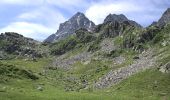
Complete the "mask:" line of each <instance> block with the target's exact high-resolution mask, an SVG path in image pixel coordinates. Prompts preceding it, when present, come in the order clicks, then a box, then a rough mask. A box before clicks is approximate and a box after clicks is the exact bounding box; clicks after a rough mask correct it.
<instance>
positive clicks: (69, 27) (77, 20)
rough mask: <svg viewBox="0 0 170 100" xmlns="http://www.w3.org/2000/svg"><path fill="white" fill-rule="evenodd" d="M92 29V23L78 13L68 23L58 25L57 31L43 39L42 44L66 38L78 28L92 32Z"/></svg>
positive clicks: (93, 25)
mask: <svg viewBox="0 0 170 100" xmlns="http://www.w3.org/2000/svg"><path fill="white" fill-rule="evenodd" d="M94 27H95V24H94V23H93V22H92V21H90V20H89V19H88V18H87V17H86V16H85V15H84V14H83V13H80V12H78V13H76V14H75V15H74V16H73V17H71V18H70V19H69V20H68V21H66V22H64V23H62V24H60V26H59V30H58V31H57V32H56V33H55V34H52V35H51V36H49V37H48V38H47V39H45V41H44V42H55V41H57V40H60V39H63V38H66V37H68V36H69V35H71V34H73V33H75V31H76V30H78V29H80V28H85V29H87V30H89V31H92V30H93V28H94Z"/></svg>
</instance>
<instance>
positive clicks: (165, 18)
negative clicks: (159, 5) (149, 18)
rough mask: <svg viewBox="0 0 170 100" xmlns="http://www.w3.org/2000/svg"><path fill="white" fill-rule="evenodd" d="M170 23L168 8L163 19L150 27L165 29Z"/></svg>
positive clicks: (169, 9)
mask: <svg viewBox="0 0 170 100" xmlns="http://www.w3.org/2000/svg"><path fill="white" fill-rule="evenodd" d="M168 23H170V8H168V9H167V10H166V11H165V12H164V13H163V15H162V16H161V18H160V19H159V20H158V21H157V22H156V21H154V22H153V23H152V24H151V25H150V26H149V27H151V26H156V27H160V28H161V27H164V26H165V25H166V24H168Z"/></svg>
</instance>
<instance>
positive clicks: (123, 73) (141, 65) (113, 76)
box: [94, 51, 155, 89]
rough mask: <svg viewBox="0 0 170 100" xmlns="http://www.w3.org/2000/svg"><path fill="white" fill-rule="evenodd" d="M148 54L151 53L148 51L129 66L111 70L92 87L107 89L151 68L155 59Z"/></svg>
mask: <svg viewBox="0 0 170 100" xmlns="http://www.w3.org/2000/svg"><path fill="white" fill-rule="evenodd" d="M149 54H151V51H148V52H146V53H145V54H140V55H139V56H140V57H139V58H140V59H137V60H135V61H134V63H133V64H131V65H128V66H126V67H122V68H118V69H117V70H111V71H110V72H109V73H107V74H106V75H104V76H103V77H102V78H100V79H99V81H98V82H96V83H95V84H94V87H95V88H98V89H102V88H107V87H110V86H112V85H114V84H118V83H119V82H121V81H122V80H124V79H127V78H128V77H129V76H131V75H134V74H136V73H138V72H140V71H143V70H146V69H149V68H151V67H152V66H154V65H155V58H152V56H151V55H149Z"/></svg>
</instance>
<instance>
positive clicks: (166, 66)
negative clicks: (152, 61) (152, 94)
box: [159, 62, 170, 73]
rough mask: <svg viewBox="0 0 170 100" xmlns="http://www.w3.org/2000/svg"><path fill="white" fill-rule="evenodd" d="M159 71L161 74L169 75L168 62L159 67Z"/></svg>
mask: <svg viewBox="0 0 170 100" xmlns="http://www.w3.org/2000/svg"><path fill="white" fill-rule="evenodd" d="M159 71H161V72H162V73H170V62H169V63H167V64H165V65H164V66H161V67H160V69H159Z"/></svg>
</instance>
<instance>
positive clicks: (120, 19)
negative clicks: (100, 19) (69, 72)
mask: <svg viewBox="0 0 170 100" xmlns="http://www.w3.org/2000/svg"><path fill="white" fill-rule="evenodd" d="M107 22H118V23H127V22H128V23H129V24H130V25H132V26H135V27H142V26H141V25H139V24H138V23H136V22H135V21H132V20H129V19H128V18H127V17H126V16H125V15H123V14H120V15H116V14H109V15H108V16H107V17H106V18H105V20H104V23H107Z"/></svg>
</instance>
